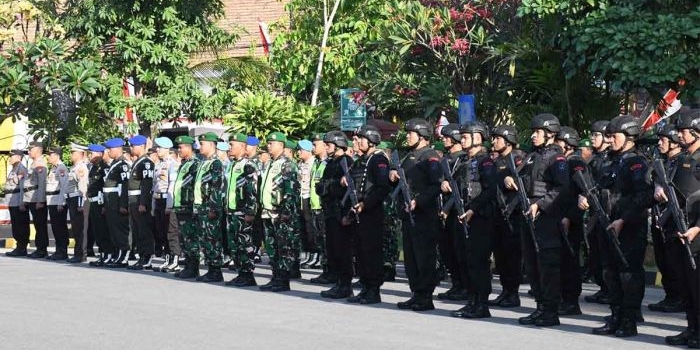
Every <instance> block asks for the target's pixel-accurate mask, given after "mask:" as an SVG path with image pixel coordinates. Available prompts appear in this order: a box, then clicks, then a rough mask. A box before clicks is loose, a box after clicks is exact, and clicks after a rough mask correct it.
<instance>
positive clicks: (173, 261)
mask: <svg viewBox="0 0 700 350" xmlns="http://www.w3.org/2000/svg"><path fill="white" fill-rule="evenodd" d="M179 259H180V256H179V255H171V256H170V264H168V265H167V266H161V268H160V272H175V271H177V269H178V264H177V261H178V260H179Z"/></svg>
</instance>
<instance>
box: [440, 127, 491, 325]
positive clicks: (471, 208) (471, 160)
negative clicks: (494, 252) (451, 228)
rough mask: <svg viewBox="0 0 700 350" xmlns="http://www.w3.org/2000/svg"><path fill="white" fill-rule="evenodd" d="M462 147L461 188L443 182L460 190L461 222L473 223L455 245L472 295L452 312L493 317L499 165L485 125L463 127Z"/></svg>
mask: <svg viewBox="0 0 700 350" xmlns="http://www.w3.org/2000/svg"><path fill="white" fill-rule="evenodd" d="M460 132H461V134H462V147H463V148H464V149H466V151H467V157H468V160H467V162H466V163H464V165H463V166H461V167H459V168H457V172H458V175H457V176H456V179H458V180H457V181H458V182H459V183H460V184H461V188H460V189H451V188H449V183H448V182H443V183H442V189H443V191H446V192H451V191H452V190H460V191H461V194H462V198H463V200H464V201H465V202H466V203H464V204H465V213H464V216H462V217H460V218H459V220H460V221H466V222H467V223H469V225H470V229H469V238H466V236H465V234H464V232H463V230H459V231H457V232H459V236H458V237H459V238H458V239H457V240H456V241H457V242H460V243H463V246H462V245H461V244H459V245H457V246H456V247H455V249H456V251H457V252H458V257H459V259H460V260H461V261H463V262H464V263H463V264H460V265H462V266H464V267H465V268H466V277H467V286H468V290H469V293H470V294H471V296H470V298H469V299H470V300H469V302H468V303H467V305H466V306H465V307H463V308H461V309H459V310H457V311H454V312H452V316H455V317H464V318H486V317H491V313H490V312H489V307H488V300H489V294H491V260H490V258H491V232H492V231H493V222H494V219H495V218H496V201H495V199H496V187H497V186H498V185H497V183H496V166H495V164H494V161H493V159H491V157H490V155H489V153H487V151H486V148H484V146H483V140H487V139H488V138H489V132H488V129H487V128H486V125H484V124H482V123H481V122H471V123H467V124H465V125H462V126H461V127H460Z"/></svg>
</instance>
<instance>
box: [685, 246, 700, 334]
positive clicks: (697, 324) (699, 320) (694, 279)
mask: <svg viewBox="0 0 700 350" xmlns="http://www.w3.org/2000/svg"><path fill="white" fill-rule="evenodd" d="M695 239H700V238H697V237H696V238H695ZM684 254H687V253H684ZM683 256H684V257H685V263H684V264H683V280H682V284H683V285H682V287H683V289H684V290H686V291H687V292H688V295H687V301H688V303H687V304H686V305H687V307H686V311H685V315H686V318H687V319H688V328H690V329H694V330H695V334H696V336H697V334H698V333H699V332H700V254H695V256H694V259H695V265H696V266H698V268H697V269H695V270H693V268H692V267H691V266H690V261H688V258H687V255H683Z"/></svg>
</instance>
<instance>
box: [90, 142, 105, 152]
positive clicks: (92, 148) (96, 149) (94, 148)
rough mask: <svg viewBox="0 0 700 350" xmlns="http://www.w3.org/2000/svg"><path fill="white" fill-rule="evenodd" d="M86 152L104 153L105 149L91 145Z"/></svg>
mask: <svg viewBox="0 0 700 350" xmlns="http://www.w3.org/2000/svg"><path fill="white" fill-rule="evenodd" d="M88 151H90V152H104V151H105V147H104V146H102V145H96V144H94V143H93V144H91V145H89V146H88Z"/></svg>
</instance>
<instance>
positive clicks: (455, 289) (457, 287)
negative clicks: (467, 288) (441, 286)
mask: <svg viewBox="0 0 700 350" xmlns="http://www.w3.org/2000/svg"><path fill="white" fill-rule="evenodd" d="M463 289H464V288H462V285H461V284H460V283H456V282H454V281H453V282H452V287H451V288H450V289H448V290H447V291H445V292H443V293H438V295H437V298H438V299H440V300H452V299H451V298H450V297H451V296H452V294H455V293H459V292H462V291H463Z"/></svg>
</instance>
